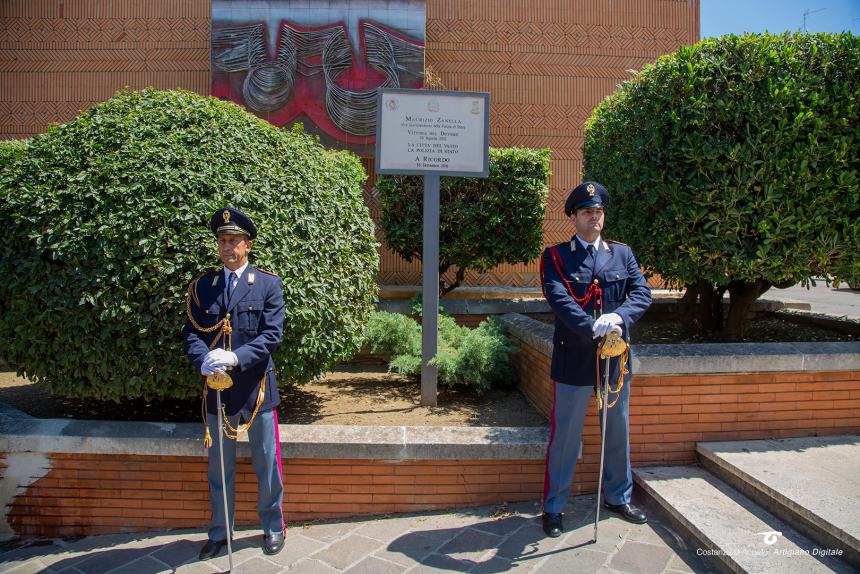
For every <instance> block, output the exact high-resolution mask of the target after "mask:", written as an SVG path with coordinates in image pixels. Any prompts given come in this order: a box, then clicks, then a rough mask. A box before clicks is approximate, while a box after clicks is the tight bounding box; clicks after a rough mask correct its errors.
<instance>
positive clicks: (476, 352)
mask: <svg viewBox="0 0 860 574" xmlns="http://www.w3.org/2000/svg"><path fill="white" fill-rule="evenodd" d="M368 343H369V344H370V348H371V350H372V351H373V352H374V353H381V354H384V355H389V356H390V357H391V359H390V361H389V363H388V369H389V371H391V372H395V373H399V374H401V375H409V376H419V375H420V374H421V326H420V325H419V324H418V323H416V322H415V321H414V320H413V319H411V318H410V317H407V316H406V315H400V314H397V313H388V312H385V311H379V312H377V313H374V315H373V317H371V320H370V327H369V328H368ZM515 350H516V347H514V346H513V345H512V344H511V343H510V342H509V341H508V339H507V337H506V336H505V332H504V329H503V328H502V326H501V324H500V323H499V322H498V321H496V320H495V319H493V318H490V319H487V320H486V321H482V322H481V324H480V325H479V326H478V327H477V328H476V329H469V328H468V327H461V326H460V325H457V323H456V322H455V321H454V319H453V318H452V317H449V316H447V315H440V316H439V349H438V352H437V354H436V356H435V357H434V358H433V359H432V361H431V364H432V365H434V366H435V367H437V368H438V369H439V382H440V383H441V384H442V385H444V386H447V387H454V386H465V387H468V388H470V389H473V390H475V391H476V392H478V393H483V392H485V391H487V390H489V389H490V387H491V386H492V385H493V384H499V383H506V382H510V381H512V380H514V377H515V373H514V370H513V368H512V367H511V364H510V359H509V355H510V353H512V352H514V351H515Z"/></svg>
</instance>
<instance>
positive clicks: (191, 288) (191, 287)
mask: <svg viewBox="0 0 860 574" xmlns="http://www.w3.org/2000/svg"><path fill="white" fill-rule="evenodd" d="M217 272H218V269H210V270H209V271H205V272H203V273H201V274H200V275H198V276H197V277H195V278H194V279H192V280H191V283H189V284H188V295H189V296H190V297H191V299H192V300H193V301H194V304H195V305H197V306H198V307H199V306H200V297H198V296H197V282H198V281H200V280H201V279H203V278H204V277H207V276H209V275H213V274H215V273H217ZM216 277H217V276H216Z"/></svg>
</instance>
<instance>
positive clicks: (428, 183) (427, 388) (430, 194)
mask: <svg viewBox="0 0 860 574" xmlns="http://www.w3.org/2000/svg"><path fill="white" fill-rule="evenodd" d="M422 261H423V266H422V272H421V275H422V278H423V289H422V293H421V333H422V336H421V405H422V406H434V407H435V406H436V386H437V378H438V370H437V369H436V367H434V366H432V365H430V364H429V362H430V359H432V358H433V357H435V356H436V350H437V348H438V345H439V316H438V315H439V175H438V174H426V175H425V176H424V246H423V254H422Z"/></svg>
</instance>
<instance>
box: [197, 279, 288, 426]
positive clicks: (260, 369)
mask: <svg viewBox="0 0 860 574" xmlns="http://www.w3.org/2000/svg"><path fill="white" fill-rule="evenodd" d="M195 282H196V285H195V283H192V289H193V292H194V293H196V296H192V298H191V301H190V307H191V314H192V316H193V317H194V320H195V321H196V322H197V324H198V325H200V326H201V327H204V328H207V327H212V326H213V325H215V324H216V323H218V321H220V320H221V319H223V318H224V316H225V315H226V314H227V313H230V322H231V324H232V326H233V333H232V351H233V352H234V353H236V357H237V358H238V359H239V364H238V365H236V366H235V367H233V368H232V369H231V370H229V371H227V372H228V373H229V375H230V377H231V378H232V379H233V386H232V387H230V388H229V389H227V390H225V391H222V392H221V400H222V401H224V404H225V406H226V409H227V414H230V415H234V414H236V413H238V412H241V413H243V414H245V415H250V413H251V412H253V410H254V406H255V405H256V403H257V394H258V392H259V388H260V387H259V384H260V381H261V380H263V379H264V377H265V384H266V390H265V395H264V397H263V404H262V405H261V406H260V412H265V411H267V410H271V409H273V408H275V407H276V406H277V405H278V403H280V396H279V394H278V385H277V381H276V380H275V370H274V369H275V363H274V362H273V361H272V354H273V353H274V352H275V350H277V348H278V346H279V345H280V343H281V337H282V336H283V331H284V329H283V327H284V295H283V291H282V288H281V279H280V278H279V277H278V276H277V275H273V274H272V273H269V272H267V271H261V270H259V269H256V268H255V267H253V266H252V265H248V267H246V268H245V272H244V273H242V276H241V277H240V278H239V281H238V283H237V284H236V287H235V288H234V289H233V293H232V294H231V296H230V301H225V290H224V283H225V280H224V271H223V269H218V270H215V271H210V272H208V273H205V274H203V275H201V276H200V277H198V278H197V279H195ZM198 301H199V304H198ZM218 331H219V330H215V331H213V332H212V333H200V332H198V331H197V329H195V328H194V326H193V325H192V324H191V322H190V321H189V320H188V318H187V317H186V320H185V329H184V331H183V333H184V337H185V352H186V353H187V354H188V358H189V359H190V360H191V363H192V364H193V365H194V368H195V369H196V371H197V373H200V367H201V365H202V364H203V359H204V358H205V357H206V354H207V353H208V352H209V345H210V344H211V343H212V341H213V339H215V337H216V336H217V334H218ZM222 345H223V342H222V341H219V342H218V346H222ZM208 392H209V395H208V397H207V404H208V410H209V412H210V413H215V412H216V410H215V409H216V396H215V391H213V390H212V389H208Z"/></svg>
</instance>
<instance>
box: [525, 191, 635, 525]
mask: <svg viewBox="0 0 860 574" xmlns="http://www.w3.org/2000/svg"><path fill="white" fill-rule="evenodd" d="M608 206H609V192H608V191H607V190H606V188H605V187H603V186H602V185H601V184H599V183H597V182H594V181H585V182H583V183H581V184H580V185H578V186H576V187H575V188H574V189H573V191H571V192H570V194H569V195H568V197H567V201H566V202H565V205H564V212H565V215H567V216H568V217H570V219H571V221H572V222H573V224H574V225H575V227H576V235H574V236H573V238H572V239H571V240H570V242H565V243H561V244H559V245H556V246H553V247H549V248H547V249H546V250H545V251H544V253H543V256H542V259H541V282H542V286H543V293H544V297H546V300H547V302H548V303H549V305H550V307H551V308H552V310H553V313H554V314H555V333H554V335H553V353H552V366H551V377H552V380H553V389H554V402H553V411H552V430H551V434H550V439H549V444H548V445H547V454H546V475H545V480H544V500H543V511H544V512H543V529H544V532H545V533H546V534H547V536H550V537H553V538H555V537H557V536H561V534H562V532H564V524H563V520H562V510H563V509H564V507H565V504H566V503H567V498H568V496H569V494H570V485H571V484H572V482H573V476H574V471H575V469H576V461H577V458H578V457H579V454H580V452H579V451H580V443H581V439H582V428H583V423H584V420H585V413H586V410H587V408H588V403H589V402H590V400H591V396H592V395H594V394H595V389H596V391H597V393H596V395H597V397H598V408H600V410H601V417H602V423H603V424H602V427H603V428H602V433H603V436H602V440H601V471H602V472H600V475H599V476H600V479H599V480H600V483H601V486H602V490H603V493H604V496H605V502H604V506H605V507H606V508H608V509H609V510H611V511H613V512H615V513H617V514H618V515H620V516H621V517H622V518H624V519H625V520H628V521H630V522H634V523H636V524H642V523H644V522H646V520H647V519H646V517H645V514H644V513H643V512H642V511H641V510H640V509H638V508H636V507H634V506H632V505H631V504H630V496H631V493H632V491H633V475H632V472H631V470H630V439H629V416H628V408H629V398H630V377H631V373H629V372H628V371H629V369H630V365H631V363H632V361H631V360H630V357H629V351H628V346H627V343H628V342H629V339H630V326H631V325H632V324H633V323H634V322H636V321H637V320H638V319H639V318H640V317H641V316H642V314H643V313H645V310H646V309H647V308H648V307H649V306H650V305H651V290H650V289H649V288H648V284H647V283H646V281H645V278H644V277H643V276H642V272H641V271H640V269H639V264H638V263H637V262H636V259H635V257H634V256H633V252H632V251H631V249H630V248H629V247H628V246H627V245H624V244H623V243H618V242H614V241H606V240H604V239H602V238H601V236H600V234H601V231H602V230H603V223H604V216H605V210H606V209H607V208H608ZM604 341H609V342H608V343H605V344H604ZM613 343H614V345H613ZM599 345H600V346H602V354H601V348H600V347H599ZM610 347H614V348H612V349H610ZM613 357H617V358H613ZM624 363H626V364H624ZM604 450H605V456H606V460H605V465H604V460H603V452H604ZM600 495H601V493H600V486H599V487H598V496H597V500H598V506H597V510H596V514H597V516H596V518H595V532H594V538H595V540H596V539H597V519H598V518H599V516H600Z"/></svg>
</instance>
